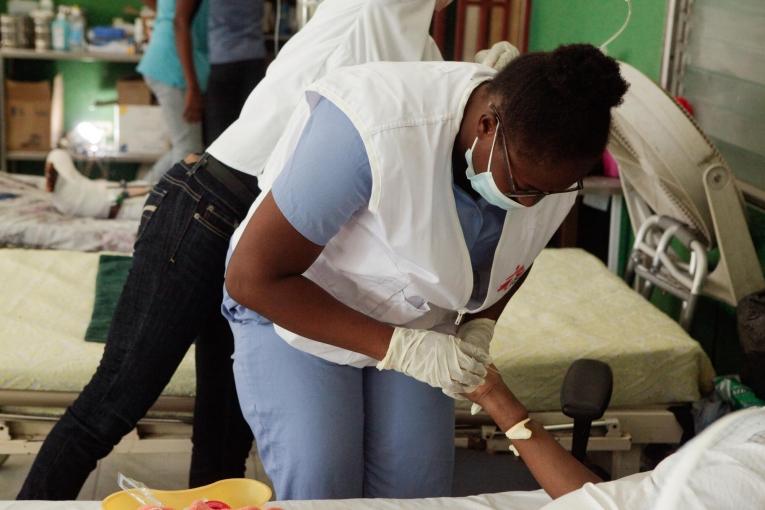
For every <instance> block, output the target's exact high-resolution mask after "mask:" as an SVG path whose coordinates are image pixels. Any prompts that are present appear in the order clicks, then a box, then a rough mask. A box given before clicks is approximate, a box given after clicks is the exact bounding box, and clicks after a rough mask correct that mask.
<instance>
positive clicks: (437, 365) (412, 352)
mask: <svg viewBox="0 0 765 510" xmlns="http://www.w3.org/2000/svg"><path fill="white" fill-rule="evenodd" d="M489 362H490V359H489V353H488V352H487V351H486V350H484V349H481V348H479V347H476V346H474V345H471V344H468V343H466V342H463V341H462V340H460V339H459V338H457V337H456V336H452V335H445V334H443V333H438V332H436V331H426V330H422V329H409V328H400V327H399V328H396V329H395V330H394V331H393V336H392V337H391V339H390V345H389V346H388V352H387V353H386V354H385V357H384V358H383V359H382V360H381V361H380V362H379V363H378V364H377V369H378V370H386V369H387V370H396V371H397V372H402V373H404V374H407V375H408V376H410V377H413V378H415V379H417V380H418V381H421V382H424V383H426V384H429V385H430V386H433V387H434V388H442V389H443V390H444V393H446V394H448V395H450V394H456V393H468V392H471V391H473V390H474V389H475V388H477V387H478V386H480V385H481V384H483V381H484V378H485V377H486V366H485V365H486V364H488V363H489Z"/></svg>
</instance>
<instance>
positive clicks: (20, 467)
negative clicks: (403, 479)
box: [0, 449, 537, 500]
mask: <svg viewBox="0 0 765 510" xmlns="http://www.w3.org/2000/svg"><path fill="white" fill-rule="evenodd" d="M189 458H190V455H189V454H182V453H176V454H152V453H142V454H126V453H122V454H111V455H109V456H108V457H107V458H105V459H104V460H102V461H101V462H100V463H99V465H98V468H97V469H96V471H94V472H93V473H92V474H91V475H90V478H88V481H87V482H86V483H85V486H84V487H83V489H82V491H81V492H80V497H79V499H84V500H100V499H103V498H104V497H106V496H108V495H109V494H111V493H112V492H114V491H116V490H117V473H118V472H120V471H121V472H123V473H125V474H126V475H128V476H130V477H132V478H135V479H137V480H141V481H145V482H147V483H149V484H150V485H152V486H154V487H157V488H162V489H182V488H185V487H186V482H187V476H188V467H189ZM32 459H33V457H32V456H31V455H28V456H22V455H14V456H11V457H9V458H8V460H7V461H6V462H5V463H4V464H3V465H2V466H0V500H9V499H14V498H15V497H16V493H17V492H18V490H19V488H20V487H21V484H22V482H23V480H24V477H25V476H26V474H27V471H28V470H29V466H30V465H31V463H32ZM255 472H256V471H255V466H254V464H253V462H252V458H250V460H249V461H248V463H247V476H248V477H250V478H254V477H255ZM536 488H537V486H536V483H535V482H534V480H533V479H532V478H531V476H530V474H529V473H528V471H527V470H526V468H525V467H524V465H523V463H522V462H520V461H518V460H517V459H515V458H514V457H513V456H512V455H509V454H493V455H492V454H488V453H485V452H477V451H472V450H463V449H457V463H456V466H455V476H454V490H453V494H454V495H455V496H466V495H470V494H483V493H489V492H502V491H508V490H529V489H536Z"/></svg>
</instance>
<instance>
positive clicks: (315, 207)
mask: <svg viewBox="0 0 765 510" xmlns="http://www.w3.org/2000/svg"><path fill="white" fill-rule="evenodd" d="M271 194H272V196H273V197H274V201H275V202H276V205H277V207H279V210H280V211H281V213H282V214H283V215H284V217H285V218H287V221H289V222H290V224H291V225H292V226H293V227H294V228H295V230H297V231H298V232H300V234H301V235H303V236H304V237H305V238H306V239H308V240H309V241H311V242H312V243H314V244H317V245H320V246H324V245H326V244H327V243H328V242H329V240H330V239H332V237H333V236H334V235H335V234H337V233H338V232H339V231H340V229H341V228H342V226H343V225H344V224H345V223H346V222H347V221H348V220H349V219H350V218H351V216H353V215H354V214H355V213H356V212H357V211H359V210H360V209H363V208H365V207H366V206H367V205H368V204H369V197H370V196H371V194H372V170H371V168H370V166H369V158H368V157H367V153H366V149H365V148H364V143H363V142H362V140H361V136H360V135H359V132H358V130H356V128H355V127H354V126H353V123H351V121H350V119H348V117H347V116H346V115H345V114H344V113H343V112H342V111H340V109H339V108H337V107H336V106H335V105H334V104H332V103H331V102H330V101H328V100H326V99H321V100H320V101H319V102H318V104H317V105H316V107H315V108H314V110H313V112H312V113H311V117H310V118H309V119H308V122H307V124H306V127H305V129H304V130H303V133H302V135H301V136H300V140H299V141H298V143H297V145H296V147H295V151H294V152H293V155H292V157H291V158H290V160H289V161H288V162H287V164H286V165H285V167H284V169H283V170H282V172H281V173H280V174H279V176H278V177H277V178H276V180H275V181H274V185H273V187H272V188H271Z"/></svg>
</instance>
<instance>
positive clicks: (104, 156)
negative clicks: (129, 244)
mask: <svg viewBox="0 0 765 510" xmlns="http://www.w3.org/2000/svg"><path fill="white" fill-rule="evenodd" d="M47 157H48V152H47V151H8V153H7V154H6V159H8V160H9V161H45V158H47ZM160 157H162V154H148V153H127V152H105V153H99V154H95V155H93V156H85V155H83V154H73V155H72V159H74V160H75V161H108V162H114V163H154V162H155V161H157V160H158V159H159V158H160Z"/></svg>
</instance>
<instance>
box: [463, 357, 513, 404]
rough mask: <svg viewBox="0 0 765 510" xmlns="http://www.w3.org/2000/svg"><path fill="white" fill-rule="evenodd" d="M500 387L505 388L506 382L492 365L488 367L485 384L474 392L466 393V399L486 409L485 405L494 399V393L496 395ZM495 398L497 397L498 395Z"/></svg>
mask: <svg viewBox="0 0 765 510" xmlns="http://www.w3.org/2000/svg"><path fill="white" fill-rule="evenodd" d="M498 386H505V381H503V380H502V377H500V375H499V371H498V370H497V367H496V366H494V365H493V364H492V365H489V366H487V367H486V379H485V382H484V383H483V384H482V385H480V386H479V387H478V388H476V389H475V390H474V391H472V392H470V393H465V397H467V398H468V399H470V400H472V401H473V402H475V403H476V404H478V405H480V406H481V407H486V406H485V405H484V403H485V402H486V401H487V400H488V399H491V398H492V393H495V390H496V389H497V387H498ZM505 387H507V386H505ZM508 391H509V390H508ZM494 396H495V397H496V394H495V395H494Z"/></svg>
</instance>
